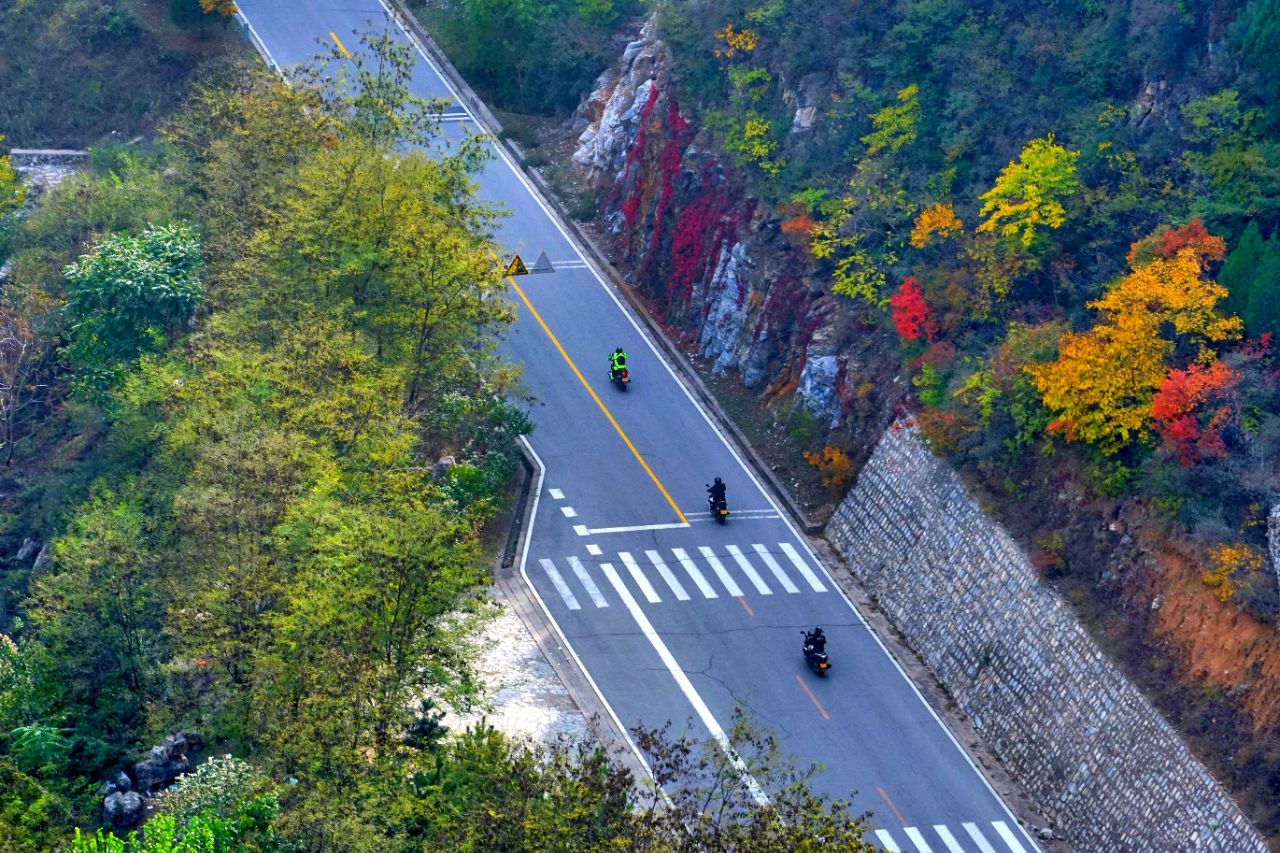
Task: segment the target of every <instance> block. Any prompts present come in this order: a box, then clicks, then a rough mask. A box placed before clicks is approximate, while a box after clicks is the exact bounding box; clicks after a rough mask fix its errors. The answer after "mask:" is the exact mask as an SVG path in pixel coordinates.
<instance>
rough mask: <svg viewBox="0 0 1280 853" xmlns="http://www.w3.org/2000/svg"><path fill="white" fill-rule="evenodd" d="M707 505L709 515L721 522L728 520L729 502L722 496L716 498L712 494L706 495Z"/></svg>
mask: <svg viewBox="0 0 1280 853" xmlns="http://www.w3.org/2000/svg"><path fill="white" fill-rule="evenodd" d="M707 507H708V508H709V509H710V510H711V517H712V518H714V519H715V520H716V521H718V522H720V523H721V524H724V523H725V522H726V521H728V520H729V502H728V501H726V500H725V499H724V498H720V499H719V500H717V499H716V497H715V496H714V495H708V496H707Z"/></svg>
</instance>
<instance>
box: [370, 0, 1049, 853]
mask: <svg viewBox="0 0 1280 853" xmlns="http://www.w3.org/2000/svg"><path fill="white" fill-rule="evenodd" d="M378 2H379V4H381V6H382V8H383V9H384V10H386V12H387V16H388V17H389V18H391V19H392V20H393V21H395V23H396V26H398V27H399V28H400V31H401V32H402V33H404V35H405V38H407V39H408V40H409V43H410V44H412V45H413V46H414V48H416V49H417V51H418V53H419V55H421V56H422V58H423V60H424V61H425V62H426V63H427V65H428V67H430V68H431V70H432V71H434V72H435V73H436V76H437V77H439V78H440V81H441V82H442V83H444V85H445V88H447V89H448V90H449V92H450V93H451V94H452V95H453V97H454V98H455V99H456V100H457V102H458V104H459V105H460V106H462V108H463V109H464V110H466V112H467V114H468V115H471V116H472V118H476V116H475V115H474V114H473V113H472V112H471V110H470V109H469V108H468V107H467V105H466V104H465V103H464V102H463V100H462V97H461V96H460V95H459V94H458V92H457V90H456V89H454V88H453V84H452V83H450V82H449V79H448V77H447V76H445V75H444V74H442V73H441V72H440V69H439V68H437V67H436V64H435V63H434V62H432V61H431V57H430V56H429V55H428V54H427V52H426V51H425V50H424V49H423V48H422V45H420V44H418V40H417V39H415V38H414V37H413V36H412V35H411V34H410V33H409V32H408V30H406V29H405V26H404V24H402V23H400V20H399V18H397V17H396V16H395V15H394V14H392V12H391V10H390V9H389V8H388V7H387V3H386V0H378ZM476 124H477V125H479V126H480V127H481V128H483V129H485V130H486V133H487V135H488V136H489V138H490V140H491V143H492V145H493V147H494V148H495V149H496V150H497V152H498V156H499V157H501V158H502V161H503V162H504V163H506V164H507V168H509V169H510V170H511V172H512V174H514V175H515V177H516V179H517V180H518V181H520V183H521V184H523V185H524V187H525V190H526V191H527V192H528V193H529V195H530V196H532V198H533V200H534V203H535V204H537V205H538V207H540V208H542V211H543V212H544V213H545V214H546V215H547V218H548V219H550V220H551V224H552V225H554V226H555V228H556V230H557V231H559V232H560V235H561V236H562V237H564V238H565V240H566V241H568V243H569V245H570V246H571V247H572V248H573V251H574V254H576V255H577V256H578V257H579V258H580V259H581V260H582V261H583V262H584V263H586V265H587V268H588V269H589V270H591V274H592V276H593V277H594V278H595V280H596V282H597V283H598V284H599V285H600V287H601V288H602V289H603V290H604V292H605V293H606V294H608V296H609V298H610V299H612V300H613V303H614V305H616V306H618V309H619V310H620V311H621V312H622V315H623V316H624V317H626V318H627V321H628V322H629V323H631V327H632V328H633V329H635V331H636V333H637V334H638V335H639V336H640V339H641V340H643V341H644V342H645V344H646V345H647V346H648V347H649V351H650V352H651V353H653V355H654V357H655V358H657V359H658V362H659V363H660V364H661V365H662V366H663V367H664V368H665V369H666V371H667V373H668V375H670V376H671V378H672V379H673V380H674V381H675V383H676V386H677V387H678V388H680V390H681V391H683V392H684V395H685V396H686V397H687V398H688V399H689V402H690V403H691V404H692V405H693V408H694V410H695V411H697V412H698V414H699V415H701V416H702V419H703V420H704V421H706V422H707V425H708V426H710V427H711V430H712V431H713V432H714V433H715V434H716V435H717V436H718V437H719V438H720V442H721V444H723V445H724V447H725V449H726V450H728V451H729V455H730V456H732V457H733V460H734V461H735V462H737V463H738V467H739V468H740V469H741V470H742V472H743V473H744V474H746V475H747V479H749V480H750V481H751V483H752V485H754V486H755V487H756V490H757V491H759V492H760V494H761V495H763V496H764V499H765V500H766V501H768V502H769V505H770V506H772V507H773V508H774V511H775V512H777V513H778V514H779V515H780V516H781V517H782V522H783V523H784V524H785V525H786V526H787V528H788V529H789V530H790V531H791V534H792V535H793V536H794V537H795V538H796V541H798V542H799V543H800V546H801V547H802V548H804V549H805V551H807V552H808V554H809V556H810V557H812V558H813V561H814V562H815V563H817V565H818V566H819V567H821V569H822V571H823V573H824V574H826V576H827V578H828V580H830V581H831V583H832V585H833V586H835V587H836V589H837V590H838V591H839V592H840V597H841V598H842V599H844V601H845V603H846V604H847V605H849V609H850V610H852V611H853V614H854V616H855V617H857V619H858V621H859V622H860V623H861V624H862V626H863V627H864V628H866V630H867V633H868V634H870V635H871V637H872V638H873V639H874V640H875V641H876V645H878V646H880V649H881V651H883V652H884V653H885V655H886V656H887V657H888V658H889V660H891V661H892V662H893V665H894V668H895V669H897V670H898V674H899V675H900V676H902V680H903V681H905V682H906V683H907V685H908V686H909V687H910V688H911V691H912V692H913V693H915V695H916V698H917V699H919V700H920V703H921V704H922V705H924V706H925V708H926V709H927V710H928V711H929V714H930V715H931V716H932V717H933V719H934V720H935V721H936V722H937V723H938V725H939V726H940V727H941V728H942V730H943V731H944V732H946V734H947V737H948V738H950V740H951V743H952V744H953V745H954V746H955V748H956V749H957V750H959V752H960V755H961V756H962V757H963V758H964V760H965V761H966V762H967V763H968V765H969V767H970V768H972V769H973V772H974V773H976V774H977V776H978V778H979V779H981V780H982V784H983V785H984V786H985V787H986V789H987V791H988V793H990V794H991V796H992V797H993V798H994V799H995V801H996V802H998V803H999V804H1000V807H1001V808H1002V809H1003V810H1004V812H1005V814H1007V815H1008V816H1009V819H1010V820H1012V821H1013V822H1014V825H1015V826H1017V827H1018V831H1019V832H1021V833H1022V836H1023V838H1024V839H1026V840H1027V842H1028V843H1030V844H1031V847H1032V849H1033V850H1039V849H1040V847H1039V845H1037V844H1036V843H1035V842H1034V841H1032V840H1031V838H1030V836H1028V835H1027V834H1026V831H1025V830H1024V829H1023V828H1022V825H1021V824H1020V823H1019V822H1018V818H1017V817H1016V816H1015V815H1014V813H1013V812H1012V811H1011V810H1010V809H1009V806H1008V804H1007V803H1005V801H1004V798H1002V797H1001V796H1000V795H999V794H998V793H996V789H995V788H994V787H992V785H991V782H990V780H988V779H987V777H986V775H985V774H984V773H983V772H982V770H981V769H979V767H978V765H977V764H976V763H975V762H974V760H973V758H972V757H971V756H970V755H969V753H968V752H966V751H965V749H964V747H963V746H961V745H960V741H959V740H958V739H957V738H956V736H955V733H954V732H952V731H951V729H950V728H949V727H948V726H947V724H946V723H944V722H943V721H942V718H941V717H939V716H938V712H937V711H935V710H934V709H933V706H932V705H930V704H929V702H928V701H927V700H926V699H925V698H924V694H923V693H921V692H920V689H919V688H918V687H916V684H915V682H913V681H912V680H911V679H910V677H908V676H907V673H906V670H904V669H903V668H902V664H901V663H900V662H899V661H898V659H897V658H896V657H894V655H893V654H892V653H891V652H890V651H889V648H888V646H886V645H885V644H884V641H883V640H882V639H881V638H880V636H879V635H878V634H877V633H876V632H875V631H873V630H872V629H871V626H870V625H869V624H868V623H867V620H865V619H863V618H862V614H861V613H859V612H858V608H857V607H855V606H854V604H853V601H852V600H851V599H850V598H849V596H848V594H846V593H845V591H844V588H843V587H841V586H840V585H839V584H838V583H836V580H835V576H833V575H832V574H831V572H830V571H829V570H828V569H827V567H826V565H825V564H824V563H823V562H822V561H821V560H819V559H818V556H817V555H816V554H815V553H814V552H813V549H811V548H810V547H809V543H808V542H806V541H805V539H804V537H803V536H802V535H801V533H800V531H799V530H797V529H796V526H795V524H794V523H793V522H792V520H791V519H790V518H789V517H788V516H787V515H786V514H785V513H783V512H782V510H781V508H780V507H779V506H778V503H777V501H775V500H774V499H773V495H771V494H770V493H769V492H768V490H767V489H765V488H764V486H763V485H762V484H761V483H760V480H759V479H758V478H757V477H756V475H755V473H754V472H753V471H752V470H751V469H750V467H748V465H747V464H746V462H744V461H743V459H742V456H741V455H740V454H739V453H738V451H737V448H735V447H734V446H733V444H732V443H731V442H730V441H729V439H728V437H727V436H725V434H724V433H723V432H722V431H721V430H720V427H719V426H718V425H717V424H716V423H715V421H713V420H712V419H711V416H710V415H709V414H707V412H706V411H704V410H703V408H702V406H701V405H700V404H699V403H698V401H697V399H696V398H695V397H694V396H693V392H692V391H690V390H689V388H688V386H687V385H686V384H685V382H684V380H683V379H681V378H680V377H679V376H678V375H677V374H676V372H675V370H674V368H672V367H671V365H670V363H668V361H667V359H666V358H665V357H664V356H663V355H662V353H661V352H660V351H659V350H658V347H657V346H656V345H655V344H654V342H653V340H652V338H651V337H650V336H649V334H648V333H647V332H646V331H645V330H644V329H643V328H642V327H641V326H640V324H639V323H638V322H637V321H636V318H635V317H634V316H632V313H631V311H630V310H629V309H628V308H627V307H626V306H625V305H624V304H623V302H622V300H621V299H619V298H618V295H617V294H616V293H614V292H613V289H612V288H611V287H609V285H608V284H606V283H605V280H604V278H603V277H602V276H601V275H600V271H599V270H597V269H596V268H595V266H594V264H592V263H591V261H590V260H589V259H588V258H587V256H586V255H585V254H583V251H582V249H581V248H579V246H578V241H577V240H575V239H573V238H572V237H571V236H570V235H569V233H568V232H567V231H566V230H565V228H564V226H563V225H561V224H560V220H559V218H558V217H556V216H555V215H554V214H553V213H552V212H551V209H550V208H549V207H548V206H547V204H546V202H545V201H543V199H542V196H541V194H539V193H538V192H537V191H536V189H535V188H534V186H533V184H531V183H530V182H529V179H528V178H527V177H526V176H525V174H524V173H523V172H522V171H520V169H518V168H517V167H516V165H515V164H514V163H513V162H512V161H511V158H510V157H509V156H507V152H506V151H505V150H504V149H503V148H502V146H500V145H499V144H498V142H497V138H496V137H495V136H494V134H492V133H488V128H485V125H484V122H482V121H480V120H479V119H478V118H476ZM522 438H523V437H522ZM525 444H526V446H528V447H529V449H530V451H532V450H533V445H532V444H530V443H529V442H528V441H526V442H525ZM526 580H527V577H526ZM544 609H545V606H544ZM547 615H548V618H551V616H550V613H548V614H547ZM554 621H555V620H554V618H552V622H554ZM575 657H576V655H575ZM579 664H581V661H579ZM584 671H585V670H584ZM588 678H590V676H588ZM593 684H594V682H593ZM596 692H597V693H599V690H597V691H596ZM600 698H601V700H602V701H603V700H604V696H603V694H602V695H601V697H600ZM606 704H607V703H606ZM629 739H630V738H629V737H628V740H629ZM632 748H633V749H634V748H635V745H634V744H632ZM637 754H638V753H637ZM642 760H643V758H642ZM645 766H646V768H647V767H648V765H647V764H646V765H645ZM651 775H652V774H651Z"/></svg>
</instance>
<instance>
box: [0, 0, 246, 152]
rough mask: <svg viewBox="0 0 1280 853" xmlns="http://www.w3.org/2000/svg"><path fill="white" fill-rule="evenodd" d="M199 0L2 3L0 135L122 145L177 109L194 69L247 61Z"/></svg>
mask: <svg viewBox="0 0 1280 853" xmlns="http://www.w3.org/2000/svg"><path fill="white" fill-rule="evenodd" d="M222 11H223V10H220V9H216V8H213V7H212V6H211V13H210V14H206V13H205V12H204V11H203V10H202V9H201V6H200V3H199V0H170V2H169V3H168V6H167V7H166V4H165V2H162V0H118V2H112V3H104V2H101V0H12V2H7V3H5V4H3V6H0V44H2V45H4V50H3V51H0V92H3V93H4V101H3V105H2V106H0V134H3V135H5V136H7V137H8V142H9V144H10V145H12V146H13V147H15V148H84V147H86V146H89V145H102V144H105V143H109V142H119V143H123V142H127V141H128V140H130V139H133V138H134V137H135V136H137V135H138V134H142V133H146V132H148V131H150V130H152V129H154V127H155V125H156V122H158V121H159V120H160V118H161V117H163V116H164V115H165V114H167V113H168V112H169V111H170V110H172V109H173V108H174V107H176V106H177V104H178V103H179V102H180V101H181V99H182V97H183V95H184V93H185V92H186V90H187V87H188V86H189V85H190V83H191V81H192V80H193V79H194V78H195V77H196V76H197V75H198V74H199V70H200V69H201V68H202V67H204V66H208V65H211V64H218V63H222V62H227V61H232V60H231V59H230V57H237V58H238V59H240V60H248V59H249V58H250V56H249V52H248V51H247V49H245V48H244V47H240V46H239V44H238V43H239V40H240V36H239V31H238V28H237V27H234V26H228V21H227V19H226V16H225V15H224V14H222Z"/></svg>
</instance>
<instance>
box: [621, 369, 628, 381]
mask: <svg viewBox="0 0 1280 853" xmlns="http://www.w3.org/2000/svg"><path fill="white" fill-rule="evenodd" d="M622 378H623V379H626V378H627V371H626V369H625V368H624V369H623V371H622Z"/></svg>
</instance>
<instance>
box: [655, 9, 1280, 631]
mask: <svg viewBox="0 0 1280 853" xmlns="http://www.w3.org/2000/svg"><path fill="white" fill-rule="evenodd" d="M1237 6H1238V7H1239V8H1236V7H1237ZM1273 7H1274V4H1271V3H1268V2H1263V0H1253V2H1249V3H1245V4H1228V3H1219V4H1203V5H1200V6H1194V7H1193V6H1184V5H1181V4H1177V3H1159V2H1150V3H1102V2H1097V3H1076V2H1064V3H1051V4H1041V5H1037V6H1035V7H1025V6H1024V5H1016V4H1002V3H983V4H970V3H949V2H882V3H870V2H868V3H859V4H855V5H854V6H853V7H852V8H851V9H848V10H846V9H841V10H839V11H837V10H835V9H833V8H831V7H829V6H825V5H823V4H806V3H803V2H795V3H769V4H764V5H753V4H749V3H746V4H716V6H715V7H714V9H712V8H711V7H709V6H706V5H705V4H698V3H677V2H672V3H667V4H665V5H662V6H660V8H659V13H660V22H661V32H662V35H663V38H664V39H665V40H666V41H667V43H668V44H669V45H670V46H671V48H672V52H673V57H674V59H673V61H674V66H673V67H674V71H673V73H674V74H675V76H676V77H677V81H678V83H679V85H680V87H681V92H682V94H683V95H684V101H683V104H686V105H687V107H686V108H687V109H689V110H690V111H691V112H693V113H694V114H695V115H697V116H698V117H699V120H700V121H701V123H702V124H703V125H704V126H706V127H708V128H711V129H712V130H713V131H714V132H715V135H716V137H717V138H718V139H719V140H720V144H721V145H722V147H723V149H724V150H725V151H726V152H728V154H729V155H730V156H732V158H733V159H734V160H735V161H736V162H737V163H738V165H739V166H740V167H742V169H743V170H744V171H745V173H746V174H747V175H748V176H749V177H748V180H749V182H750V186H751V187H752V188H753V191H754V192H756V193H758V194H759V195H760V196H761V197H762V198H764V199H766V200H768V201H769V202H771V203H772V204H773V205H774V206H775V208H776V209H777V210H778V211H779V216H780V217H781V228H782V231H783V232H784V233H785V234H787V235H788V236H789V237H790V238H791V239H793V240H794V241H795V242H797V243H799V244H801V245H802V246H803V248H805V249H806V250H807V252H808V253H809V254H810V255H811V257H812V258H813V263H814V266H815V269H816V270H817V271H818V274H820V275H825V276H826V277H827V278H828V281H829V283H830V285H829V286H830V288H831V290H832V292H834V293H836V294H840V295H843V296H845V297H847V298H848V299H849V300H851V301H852V302H855V303H861V306H862V307H864V308H865V309H866V310H867V311H869V312H870V315H871V316H872V317H873V318H874V317H879V318H881V320H880V321H881V322H883V323H884V324H886V325H892V327H893V328H894V330H895V331H896V333H897V335H898V336H899V338H900V339H901V342H902V353H903V355H902V357H903V359H904V363H905V366H906V370H907V371H908V372H909V374H910V376H911V379H912V383H913V385H914V386H915V397H916V400H917V401H918V404H919V406H920V410H919V414H918V416H917V420H918V422H919V424H920V426H921V428H922V429H923V430H924V431H925V433H926V434H927V435H928V436H929V437H930V439H931V440H932V441H933V443H934V444H935V446H936V447H938V448H939V449H940V450H942V451H944V452H946V453H948V454H949V455H951V456H952V457H953V458H954V459H956V460H957V461H958V462H960V463H961V464H963V465H965V466H967V467H969V468H971V469H972V470H973V471H974V472H976V474H977V475H978V476H980V477H981V478H982V479H983V480H984V481H985V482H987V483H990V484H995V485H996V488H997V490H998V491H1003V492H1005V494H1006V496H1007V497H1013V496H1014V493H1016V492H1017V491H1018V489H1019V486H1018V485H1017V483H1016V478H1015V479H1012V480H1011V479H1010V476H1009V472H1010V470H1022V471H1034V470H1036V469H1037V468H1039V469H1041V470H1043V469H1044V468H1045V467H1046V466H1047V464H1048V463H1046V461H1045V460H1046V459H1047V458H1049V457H1051V456H1052V455H1053V454H1055V453H1059V454H1061V453H1066V454H1067V455H1068V457H1070V458H1073V459H1075V460H1077V461H1078V464H1079V467H1080V471H1081V475H1082V476H1084V477H1086V478H1087V479H1088V481H1089V482H1090V483H1091V484H1092V485H1093V487H1094V488H1096V489H1097V490H1099V491H1100V492H1102V493H1103V494H1111V495H1120V494H1133V493H1137V494H1141V495H1143V496H1145V497H1147V498H1149V499H1150V500H1151V502H1152V503H1153V505H1154V506H1155V507H1158V508H1159V510H1160V511H1161V512H1164V513H1166V514H1167V516H1168V517H1169V518H1170V519H1171V520H1172V521H1174V522H1175V523H1178V524H1180V525H1182V526H1184V527H1185V528H1186V529H1188V530H1190V531H1191V532H1192V533H1194V535H1195V536H1196V537H1197V538H1198V539H1199V540H1201V541H1202V542H1203V544H1204V545H1205V547H1206V548H1210V549H1213V550H1212V553H1213V557H1214V571H1213V574H1212V577H1208V578H1207V582H1209V583H1212V584H1214V585H1215V586H1216V588H1217V589H1219V590H1220V592H1221V594H1222V595H1223V597H1224V598H1230V597H1233V596H1235V597H1238V598H1239V600H1241V601H1242V602H1243V603H1244V604H1245V605H1247V606H1249V607H1250V608H1252V609H1253V610H1254V611H1255V612H1256V613H1258V614H1259V615H1262V616H1264V617H1267V618H1271V617H1273V616H1274V615H1275V613H1276V600H1277V599H1276V596H1275V583H1274V581H1275V579H1274V578H1273V577H1270V576H1269V573H1268V574H1260V573H1258V572H1257V571H1256V570H1257V569H1259V568H1261V567H1262V565H1263V557H1264V548H1263V546H1264V538H1263V536H1264V533H1265V527H1264V525H1260V524H1259V522H1260V521H1262V520H1264V518H1265V514H1266V511H1267V509H1269V507H1270V505H1271V504H1272V503H1273V502H1274V501H1275V497H1276V494H1277V493H1278V492H1280V470H1277V465H1276V464H1275V463H1276V460H1277V459H1278V458H1280V385H1278V384H1277V377H1276V361H1275V357H1276V353H1275V351H1274V349H1273V341H1274V338H1275V336H1276V335H1277V334H1280V286H1278V285H1277V281H1278V280H1280V275H1278V274H1280V239H1277V237H1278V236H1280V235H1277V234H1276V233H1275V232H1276V228H1277V226H1280V156H1278V155H1280V147H1277V142H1276V130H1277V128H1278V127H1280V111H1278V110H1280V107H1277V101H1276V98H1275V95H1276V89H1277V86H1280V78H1277V77H1276V76H1275V75H1276V72H1275V66H1274V63H1272V62H1270V61H1269V56H1270V54H1271V52H1272V51H1273V49H1274V48H1275V46H1276V45H1275V40H1276V33H1275V30H1274V27H1275V23H1274V20H1275V13H1276V9H1275V8H1273ZM833 60H834V61H833ZM786 91H791V92H792V95H791V99H790V100H791V104H790V105H789V104H788V98H786V97H784V92H786ZM796 91H800V92H804V93H805V94H804V95H803V97H805V99H806V102H807V103H808V104H809V105H811V106H814V107H816V111H815V112H816V116H815V123H814V126H813V132H812V133H806V134H796V133H791V132H790V129H791V126H792V122H793V115H794V112H795V109H794V104H795V99H796V97H797V95H796ZM833 163H836V164H842V165H841V166H840V167H838V168H834V169H833V168H831V166H830V164H833ZM1005 483H1008V484H1009V488H1005V487H1004V485H1003V484H1005ZM1048 544H1050V545H1054V547H1050V548H1048V549H1047V550H1048V551H1054V550H1056V551H1057V552H1058V553H1057V554H1056V555H1053V556H1055V558H1057V557H1061V556H1062V553H1061V552H1062V549H1063V546H1062V545H1055V544H1054V543H1048Z"/></svg>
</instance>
